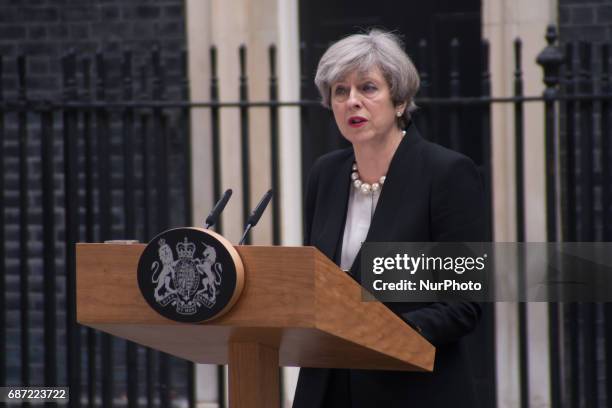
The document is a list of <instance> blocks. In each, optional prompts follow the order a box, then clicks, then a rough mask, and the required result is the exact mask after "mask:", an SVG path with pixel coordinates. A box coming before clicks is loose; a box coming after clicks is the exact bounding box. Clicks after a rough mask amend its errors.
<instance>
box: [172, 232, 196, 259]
mask: <svg viewBox="0 0 612 408" xmlns="http://www.w3.org/2000/svg"><path fill="white" fill-rule="evenodd" d="M195 250H196V246H195V244H194V243H192V242H188V241H187V237H185V239H184V241H183V242H179V243H178V244H176V252H177V253H178V256H179V258H193V254H194V253H195Z"/></svg>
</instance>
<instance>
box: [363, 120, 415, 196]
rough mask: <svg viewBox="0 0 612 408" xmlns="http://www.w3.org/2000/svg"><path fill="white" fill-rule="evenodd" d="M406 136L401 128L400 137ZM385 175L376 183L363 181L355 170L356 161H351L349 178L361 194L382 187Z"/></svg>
mask: <svg viewBox="0 0 612 408" xmlns="http://www.w3.org/2000/svg"><path fill="white" fill-rule="evenodd" d="M404 136H406V131H405V130H402V138H403V137H404ZM386 179H387V176H382V177H381V178H379V179H378V182H377V183H372V184H370V183H364V182H363V181H361V179H360V178H359V172H358V171H357V163H353V172H352V173H351V180H352V182H353V187H355V188H356V189H357V190H359V191H361V192H362V193H363V194H370V193H376V192H378V191H380V189H382V186H383V184H385V180H386Z"/></svg>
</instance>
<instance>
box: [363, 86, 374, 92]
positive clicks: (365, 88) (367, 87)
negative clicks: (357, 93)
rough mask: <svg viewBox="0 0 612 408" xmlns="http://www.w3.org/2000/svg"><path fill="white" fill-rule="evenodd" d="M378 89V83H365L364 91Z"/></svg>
mask: <svg viewBox="0 0 612 408" xmlns="http://www.w3.org/2000/svg"><path fill="white" fill-rule="evenodd" d="M376 89H377V88H376V85H374V84H365V85H364V86H363V91H364V92H374V91H376Z"/></svg>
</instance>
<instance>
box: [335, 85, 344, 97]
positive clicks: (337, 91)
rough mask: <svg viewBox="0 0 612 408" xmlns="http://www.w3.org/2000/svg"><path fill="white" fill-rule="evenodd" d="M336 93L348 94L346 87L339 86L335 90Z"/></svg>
mask: <svg viewBox="0 0 612 408" xmlns="http://www.w3.org/2000/svg"><path fill="white" fill-rule="evenodd" d="M334 94H335V95H346V88H344V87H342V86H339V87H337V88H336V90H335V91H334Z"/></svg>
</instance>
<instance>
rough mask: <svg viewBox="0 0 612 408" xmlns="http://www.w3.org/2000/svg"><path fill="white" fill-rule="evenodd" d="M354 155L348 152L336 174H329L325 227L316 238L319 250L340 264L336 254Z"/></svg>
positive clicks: (343, 220) (346, 204) (342, 227)
mask: <svg viewBox="0 0 612 408" xmlns="http://www.w3.org/2000/svg"><path fill="white" fill-rule="evenodd" d="M354 161H355V155H354V154H350V155H349V156H348V157H347V158H346V159H345V160H343V161H342V162H340V163H339V166H338V168H337V173H336V174H329V175H328V176H329V181H330V182H329V185H328V189H326V194H328V197H329V198H328V199H327V200H326V201H325V202H326V203H327V204H328V206H329V207H328V208H327V209H326V211H324V212H323V213H324V214H328V217H327V220H326V222H325V228H324V229H323V232H322V233H321V235H320V236H319V237H318V239H317V245H316V246H317V247H318V248H319V250H320V251H321V252H323V253H324V254H325V255H327V257H328V258H330V259H333V260H334V262H336V264H340V256H339V254H337V252H338V250H339V245H340V242H341V241H342V236H343V235H344V234H343V231H344V223H345V220H346V211H347V206H348V195H349V191H350V187H351V183H350V177H351V170H352V166H353V162H354Z"/></svg>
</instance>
